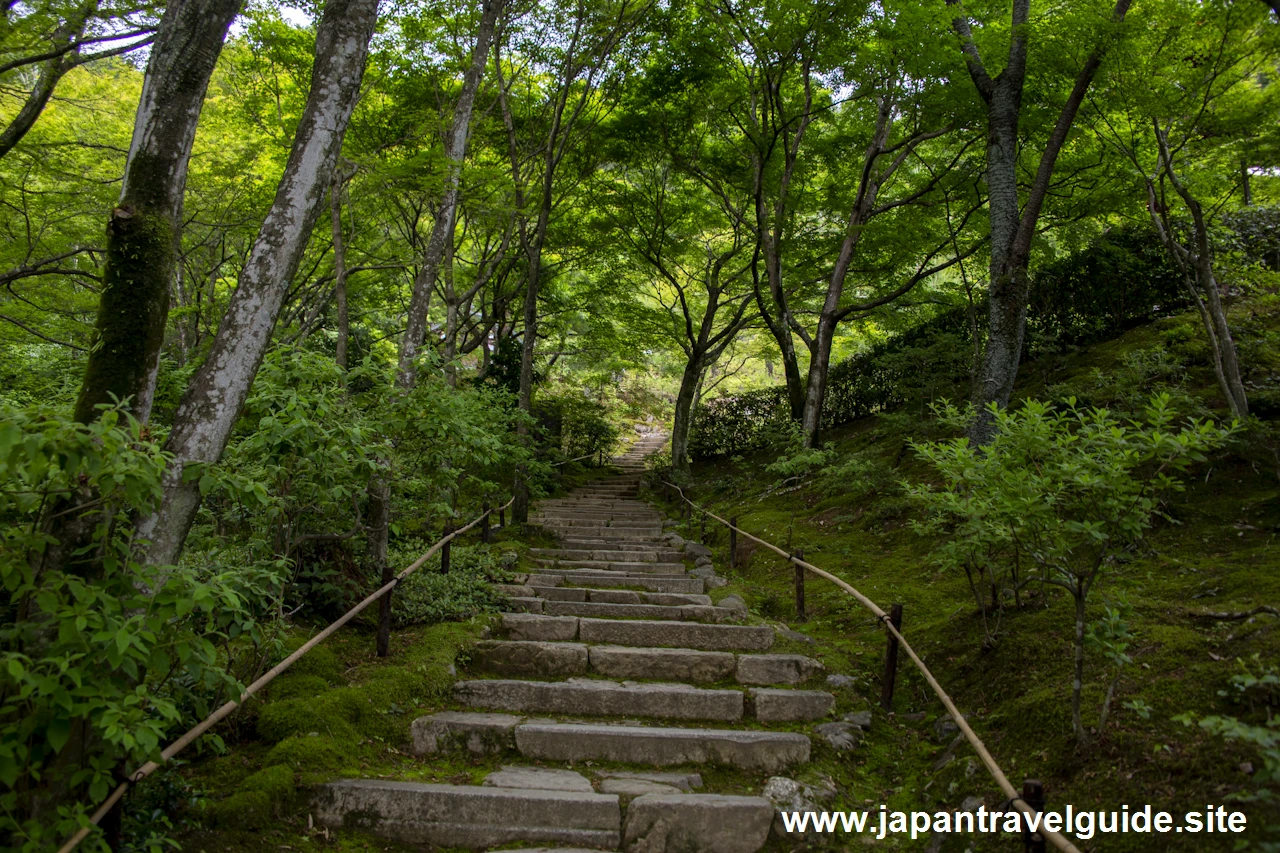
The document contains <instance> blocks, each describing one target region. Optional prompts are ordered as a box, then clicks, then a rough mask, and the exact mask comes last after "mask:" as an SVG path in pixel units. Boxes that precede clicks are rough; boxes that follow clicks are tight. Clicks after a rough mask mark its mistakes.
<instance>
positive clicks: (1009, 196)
mask: <svg viewBox="0 0 1280 853" xmlns="http://www.w3.org/2000/svg"><path fill="white" fill-rule="evenodd" d="M1002 82H1003V81H1002ZM1021 101H1022V87H1021V83H1020V82H1019V85H1018V86H1017V88H1016V90H1014V87H1012V86H1006V85H999V84H997V86H996V90H995V92H994V94H993V97H992V100H991V104H990V107H989V110H988V123H987V193H988V199H987V205H988V215H989V219H990V227H991V264H990V266H989V268H988V275H989V278H988V281H989V282H990V284H989V288H988V291H987V294H988V296H987V298H988V305H987V310H988V317H987V323H988V329H987V342H986V347H985V348H984V350H983V354H982V361H981V364H980V366H979V368H978V372H977V378H976V382H975V383H974V387H973V402H974V405H975V406H977V408H978V410H979V411H978V417H977V420H976V421H975V422H974V425H973V427H972V428H971V430H970V436H969V437H970V441H972V442H974V443H975V444H979V445H986V444H988V443H989V442H990V441H991V438H992V436H993V435H994V434H995V418H994V417H993V416H992V415H991V412H990V411H989V410H988V409H987V406H988V405H989V404H990V403H992V402H994V403H996V404H997V405H999V406H1002V407H1003V406H1006V405H1008V403H1009V400H1010V398H1011V397H1012V396H1013V383H1014V380H1015V379H1017V377H1018V364H1019V362H1020V361H1021V359H1022V339H1023V336H1024V334H1025V333H1026V319H1027V271H1026V267H1025V265H1024V264H1020V263H1019V262H1018V260H1017V259H1015V258H1014V240H1015V237H1016V236H1017V232H1018V223H1019V220H1020V218H1021V216H1020V211H1019V204H1018V120H1019V114H1020V110H1021Z"/></svg>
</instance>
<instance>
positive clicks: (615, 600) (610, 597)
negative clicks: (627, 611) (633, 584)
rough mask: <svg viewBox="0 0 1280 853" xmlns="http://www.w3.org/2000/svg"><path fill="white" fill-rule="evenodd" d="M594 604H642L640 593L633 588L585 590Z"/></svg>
mask: <svg viewBox="0 0 1280 853" xmlns="http://www.w3.org/2000/svg"><path fill="white" fill-rule="evenodd" d="M583 592H585V593H586V594H587V598H588V599H589V600H590V601H591V602H592V603H593V604H641V603H642V601H641V599H640V593H638V592H636V591H635V590H632V589H588V590H583Z"/></svg>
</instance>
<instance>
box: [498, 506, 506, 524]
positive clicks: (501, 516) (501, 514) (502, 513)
mask: <svg viewBox="0 0 1280 853" xmlns="http://www.w3.org/2000/svg"><path fill="white" fill-rule="evenodd" d="M498 526H499V527H506V526H507V508H506V507H505V506H504V507H502V509H500V510H498Z"/></svg>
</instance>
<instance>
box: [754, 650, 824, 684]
mask: <svg viewBox="0 0 1280 853" xmlns="http://www.w3.org/2000/svg"><path fill="white" fill-rule="evenodd" d="M822 668H823V667H822V664H820V663H818V662H817V661H816V660H814V659H813V658H809V657H805V656H804V655H739V656H738V681H740V682H741V683H743V684H799V683H800V682H802V681H806V680H808V679H810V678H812V677H813V676H815V675H817V674H818V673H820V672H822Z"/></svg>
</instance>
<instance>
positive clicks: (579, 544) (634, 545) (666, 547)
mask: <svg viewBox="0 0 1280 853" xmlns="http://www.w3.org/2000/svg"><path fill="white" fill-rule="evenodd" d="M560 547H561V548H564V549H566V550H569V551H612V552H619V553H622V554H629V553H631V552H633V551H642V552H644V551H659V552H662V551H673V552H675V553H676V554H677V555H678V556H677V557H676V559H677V560H682V559H684V554H683V553H682V552H679V551H676V550H675V549H674V548H672V547H671V545H670V544H668V543H667V541H666V540H665V539H663V538H661V537H653V538H651V539H650V540H648V541H634V542H633V541H627V540H625V539H593V538H585V537H584V538H579V537H577V536H566V537H564V538H563V539H561V540H560ZM611 559H615V558H611ZM623 559H625V557H624V558H623Z"/></svg>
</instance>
